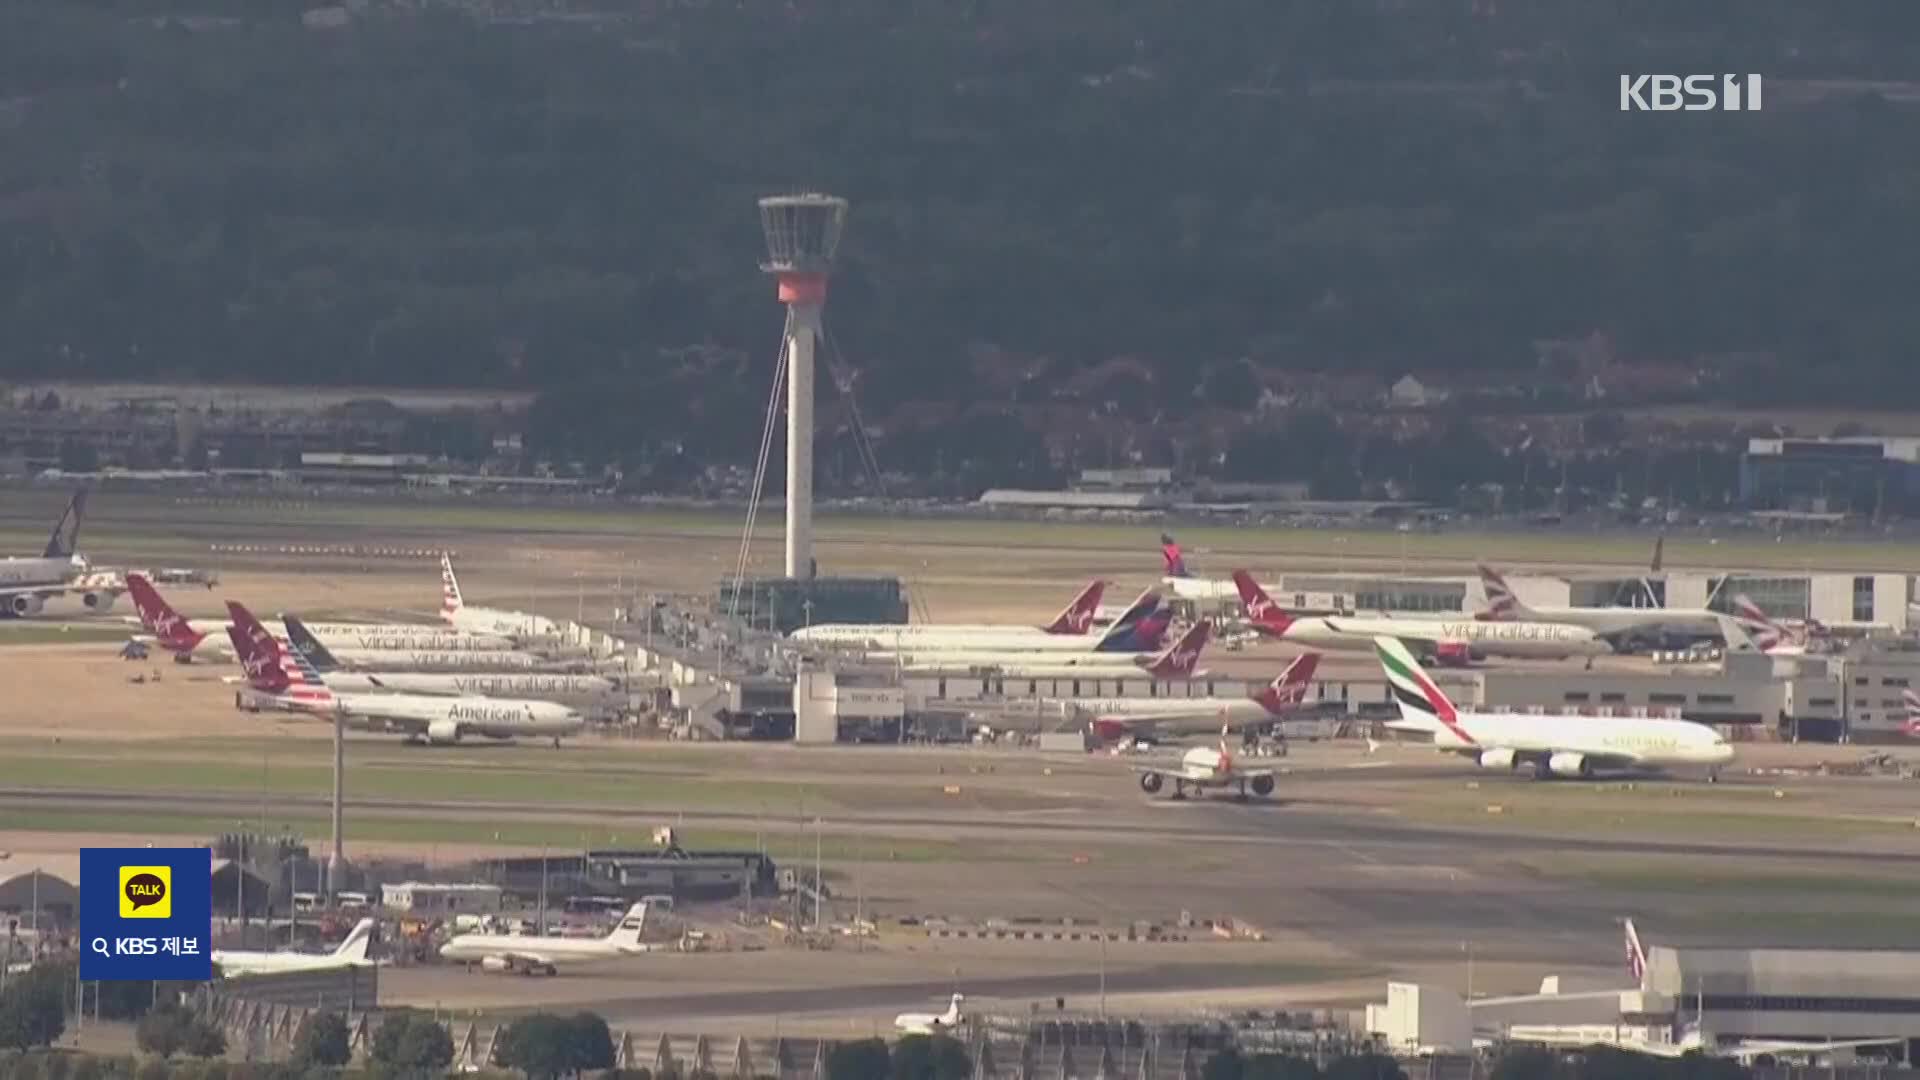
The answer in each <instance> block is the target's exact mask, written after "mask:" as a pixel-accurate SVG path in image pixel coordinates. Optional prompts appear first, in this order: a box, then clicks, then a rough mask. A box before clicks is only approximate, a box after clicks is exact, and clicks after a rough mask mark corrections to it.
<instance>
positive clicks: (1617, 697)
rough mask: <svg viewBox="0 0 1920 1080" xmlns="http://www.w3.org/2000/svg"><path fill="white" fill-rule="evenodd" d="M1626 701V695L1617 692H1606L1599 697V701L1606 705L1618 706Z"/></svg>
mask: <svg viewBox="0 0 1920 1080" xmlns="http://www.w3.org/2000/svg"><path fill="white" fill-rule="evenodd" d="M1626 700H1627V695H1625V694H1623V693H1621V692H1620V691H1618V690H1608V691H1605V692H1604V693H1602V694H1601V695H1600V701H1601V703H1602V704H1606V705H1619V704H1621V703H1623V702H1625V701H1626Z"/></svg>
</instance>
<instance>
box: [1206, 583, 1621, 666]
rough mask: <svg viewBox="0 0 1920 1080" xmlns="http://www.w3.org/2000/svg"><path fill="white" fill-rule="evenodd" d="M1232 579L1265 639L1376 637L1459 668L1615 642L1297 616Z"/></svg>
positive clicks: (1348, 642) (1593, 651)
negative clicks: (1483, 661) (1483, 660)
mask: <svg viewBox="0 0 1920 1080" xmlns="http://www.w3.org/2000/svg"><path fill="white" fill-rule="evenodd" d="M1233 582H1234V585H1235V586H1236V587H1238V588H1239V590H1240V600H1241V602H1242V603H1243V604H1245V605H1246V608H1247V619H1248V621H1249V622H1250V623H1251V624H1252V626H1253V628H1254V630H1256V631H1257V632H1259V633H1260V634H1262V635H1264V636H1266V637H1272V638H1278V639H1279V640H1281V641H1286V642H1291V643H1293V644H1296V645H1302V646H1307V647H1311V648H1316V649H1353V650H1359V649H1368V648H1371V647H1372V642H1373V639H1374V638H1376V637H1394V638H1399V639H1401V640H1402V641H1407V642H1410V643H1412V644H1413V645H1415V646H1417V647H1418V648H1419V649H1420V651H1421V652H1422V653H1423V654H1424V655H1426V656H1429V657H1431V658H1432V659H1433V662H1434V663H1436V664H1444V665H1447V666H1451V667H1460V666H1464V665H1466V664H1469V663H1471V662H1472V661H1473V660H1475V659H1477V658H1480V657H1483V656H1514V657H1533V658H1538V659H1550V660H1564V659H1566V658H1567V657H1570V656H1586V657H1593V656H1601V655H1604V654H1607V653H1611V652H1612V651H1613V646H1611V645H1609V644H1607V642H1606V641H1605V640H1603V639H1601V638H1600V637H1598V636H1596V635H1595V634H1594V632H1593V631H1591V630H1588V629H1586V628H1585V627H1581V626H1571V625H1568V624H1565V623H1543V622H1489V621H1481V620H1476V619H1404V618H1371V617H1366V616H1355V617H1352V618H1336V617H1334V616H1331V615H1324V616H1317V617H1313V618H1295V617H1294V616H1292V615H1290V614H1288V613H1287V612H1285V611H1283V610H1281V608H1280V605H1278V604H1276V603H1274V602H1273V598H1272V597H1270V596H1268V595H1267V592H1266V590H1265V589H1262V588H1261V587H1260V585H1259V584H1258V583H1257V582H1255V581H1254V580H1253V576H1252V575H1251V574H1248V573H1247V572H1246V571H1245V570H1236V571H1234V574H1233Z"/></svg>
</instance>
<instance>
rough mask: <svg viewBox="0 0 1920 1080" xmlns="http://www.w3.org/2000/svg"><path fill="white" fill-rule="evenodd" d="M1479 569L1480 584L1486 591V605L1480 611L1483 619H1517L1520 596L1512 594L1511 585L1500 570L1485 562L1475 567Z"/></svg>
mask: <svg viewBox="0 0 1920 1080" xmlns="http://www.w3.org/2000/svg"><path fill="white" fill-rule="evenodd" d="M1476 569H1478V570H1479V571H1480V586H1481V588H1482V589H1484V590H1485V591H1486V594H1487V606H1486V609H1485V610H1484V611H1482V612H1480V617H1481V618H1483V619H1488V620H1492V621H1495V622H1507V621H1511V620H1513V619H1518V618H1519V617H1520V614H1521V608H1520V598H1519V597H1518V596H1516V595H1514V591H1513V586H1511V585H1508V584H1507V579H1506V578H1505V577H1503V576H1501V574H1500V571H1498V570H1495V569H1494V568H1493V567H1491V566H1488V565H1487V564H1485V563H1481V564H1480V565H1479V566H1478V567H1476Z"/></svg>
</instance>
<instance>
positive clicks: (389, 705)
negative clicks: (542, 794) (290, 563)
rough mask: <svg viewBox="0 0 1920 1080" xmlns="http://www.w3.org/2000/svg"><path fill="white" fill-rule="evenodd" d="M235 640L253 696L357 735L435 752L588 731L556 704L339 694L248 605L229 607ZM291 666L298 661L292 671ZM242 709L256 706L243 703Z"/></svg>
mask: <svg viewBox="0 0 1920 1080" xmlns="http://www.w3.org/2000/svg"><path fill="white" fill-rule="evenodd" d="M227 610H228V612H229V613H230V614H231V615H232V616H233V625H232V626H231V627H229V628H228V629H227V635H228V637H229V638H231V639H232V641H233V647H234V651H235V652H236V653H237V654H238V655H239V657H240V665H241V667H242V669H244V670H245V671H246V673H247V681H248V683H249V684H250V685H251V687H252V689H253V690H254V691H255V692H256V693H258V694H261V695H265V696H266V697H267V699H268V700H270V701H271V702H273V703H274V704H276V705H278V706H280V707H282V708H285V709H287V710H289V711H293V712H304V713H316V714H321V715H336V714H337V715H339V716H340V717H342V718H343V719H344V720H345V721H346V722H347V723H349V724H350V725H352V726H353V727H355V728H356V729H361V730H366V731H387V732H397V733H399V734H403V735H406V736H407V737H408V739H409V740H410V741H420V740H424V741H426V742H429V743H433V744H435V745H449V744H453V743H458V742H460V741H461V740H462V739H464V738H467V737H468V736H479V737H482V738H488V739H512V738H519V737H529V738H533V737H540V738H551V739H552V740H553V745H554V746H556V747H557V746H559V745H560V739H561V737H562V736H565V735H572V734H574V733H576V732H578V731H579V730H580V729H581V728H583V727H585V726H586V717H584V716H582V715H581V713H580V712H579V710H577V709H572V708H569V707H567V706H565V705H560V704H557V703H555V702H551V701H525V700H517V699H510V698H487V697H472V696H463V697H441V696H437V695H430V694H335V693H334V692H333V691H332V690H331V689H330V688H329V687H328V686H327V684H326V680H325V678H324V677H323V676H321V674H320V673H319V672H318V671H316V670H314V668H313V666H312V665H311V664H309V663H307V662H306V660H305V658H303V657H301V656H300V654H299V653H294V654H292V656H291V657H289V656H288V654H286V653H285V652H283V651H282V650H281V648H280V643H279V642H278V641H275V640H274V637H273V635H272V634H271V633H269V632H268V631H267V628H266V627H264V626H262V625H261V624H260V622H259V620H257V619H255V618H254V617H253V614H252V613H251V612H249V611H248V610H247V609H246V608H244V607H242V606H241V605H239V604H237V603H234V602H232V601H229V602H228V604H227ZM289 659H290V660H291V661H292V663H291V665H289V663H288V661H289ZM234 704H235V705H237V706H239V707H241V708H246V707H248V705H247V701H246V699H245V698H243V697H240V696H236V697H235V700H234Z"/></svg>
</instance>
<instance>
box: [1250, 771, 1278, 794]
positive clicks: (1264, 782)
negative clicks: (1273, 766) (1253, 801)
mask: <svg viewBox="0 0 1920 1080" xmlns="http://www.w3.org/2000/svg"><path fill="white" fill-rule="evenodd" d="M1247 786H1248V787H1250V788H1252V789H1253V793H1254V794H1255V795H1258V796H1260V797H1261V798H1263V799H1264V798H1266V797H1267V796H1269V795H1271V794H1273V777H1271V776H1256V777H1254V778H1253V779H1252V780H1251V781H1250V782H1249V783H1248V784H1247Z"/></svg>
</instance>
